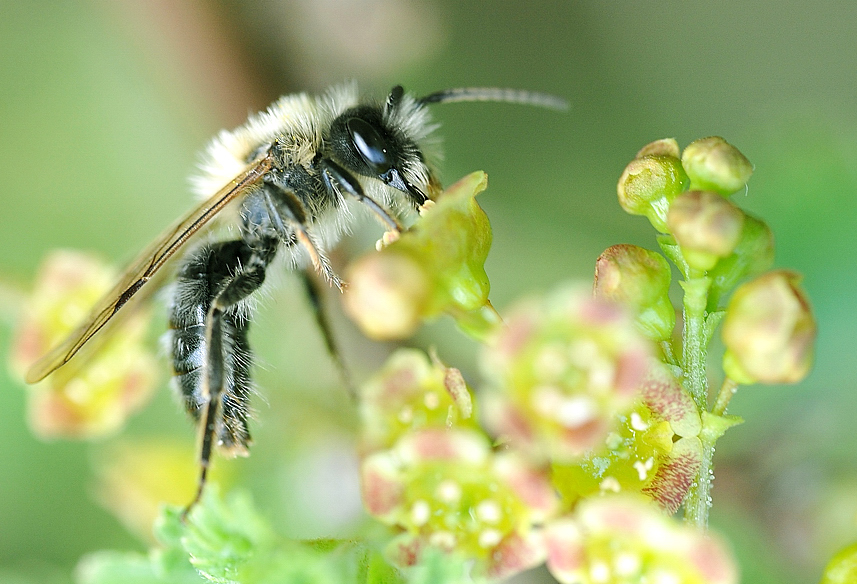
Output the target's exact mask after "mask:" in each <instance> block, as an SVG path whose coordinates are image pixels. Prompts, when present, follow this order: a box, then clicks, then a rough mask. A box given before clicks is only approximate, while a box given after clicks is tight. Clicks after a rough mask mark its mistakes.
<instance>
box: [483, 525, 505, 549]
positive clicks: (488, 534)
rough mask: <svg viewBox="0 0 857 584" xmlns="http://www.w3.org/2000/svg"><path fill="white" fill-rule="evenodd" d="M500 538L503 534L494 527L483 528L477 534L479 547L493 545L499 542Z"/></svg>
mask: <svg viewBox="0 0 857 584" xmlns="http://www.w3.org/2000/svg"><path fill="white" fill-rule="evenodd" d="M501 539H503V534H502V533H500V532H499V531H497V530H496V529H485V530H483V531H482V532H481V533H480V534H479V547H483V548H490V547H494V546H495V545H497V544H498V543H500V540H501Z"/></svg>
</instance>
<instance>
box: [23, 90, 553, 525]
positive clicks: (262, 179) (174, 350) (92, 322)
mask: <svg viewBox="0 0 857 584" xmlns="http://www.w3.org/2000/svg"><path fill="white" fill-rule="evenodd" d="M455 101H501V102H514V103H523V104H529V105H536V106H542V107H547V108H553V109H564V108H565V107H566V105H565V102H564V101H562V100H560V99H558V98H555V97H553V96H549V95H544V94H539V93H532V92H526V91H515V90H508V89H493V88H461V89H450V90H445V91H439V92H436V93H431V94H429V95H426V96H424V97H420V98H417V97H414V96H412V95H410V94H407V93H405V92H404V90H403V89H402V87H401V86H396V87H393V89H392V90H391V91H390V93H389V94H388V95H387V96H386V99H384V100H380V101H376V100H370V99H365V98H361V97H360V95H359V93H358V90H357V87H356V85H354V84H345V85H341V86H337V87H334V88H332V89H331V90H329V91H328V92H327V93H325V94H323V95H320V96H315V97H313V96H309V95H307V94H303V93H301V94H295V95H287V96H284V97H282V98H280V99H279V100H278V101H276V102H275V103H274V104H273V105H271V106H270V107H269V108H268V109H267V110H266V111H264V112H260V113H258V114H255V115H252V116H251V117H250V118H249V119H248V120H247V122H246V123H244V125H242V126H240V127H238V128H237V129H235V130H233V131H222V132H221V133H220V134H218V135H217V136H216V137H215V138H214V139H213V140H212V141H211V143H210V144H209V145H208V147H207V149H206V150H205V152H204V154H203V162H202V164H201V172H200V174H199V175H198V176H196V177H195V178H194V180H193V185H194V190H195V191H196V192H197V194H198V195H200V197H201V198H202V202H201V204H199V205H198V206H197V207H195V208H194V209H193V210H191V211H190V212H189V213H187V215H185V216H184V217H183V218H181V219H180V220H179V221H178V222H177V223H175V224H174V225H173V226H172V227H171V228H170V229H168V230H167V231H166V232H165V233H164V234H163V235H162V236H161V237H159V238H158V239H157V240H156V241H154V242H153V243H152V244H151V245H150V246H149V247H148V248H146V249H145V250H144V251H143V252H142V253H141V254H140V255H139V256H138V257H137V258H136V259H135V260H134V261H133V262H132V263H131V265H130V266H129V267H128V268H127V269H126V271H125V272H124V274H123V276H122V277H121V278H120V279H119V281H118V282H117V284H116V285H115V286H114V287H113V288H112V289H111V290H110V291H109V292H108V293H107V294H106V295H105V296H104V297H103V298H102V299H101V300H100V301H99V302H98V303H97V304H96V305H95V306H94V307H93V308H92V310H91V312H90V314H89V316H88V317H87V318H86V319H85V320H84V322H83V323H82V324H80V325H79V327H78V328H76V329H75V330H73V331H72V332H71V334H69V335H68V337H67V338H65V340H64V341H62V342H60V343H59V344H58V345H57V346H55V347H54V348H53V349H52V350H50V351H49V352H48V353H47V354H46V355H45V356H43V357H42V358H41V359H39V360H38V361H37V362H36V363H35V364H33V365H32V367H31V368H30V369H29V371H28V373H27V377H26V380H27V382H28V383H36V382H38V381H40V380H42V379H44V378H45V377H47V376H48V375H51V374H52V373H54V372H55V371H57V370H58V369H59V368H61V367H63V366H65V365H66V364H68V363H69V361H71V360H72V358H74V357H75V356H76V355H78V354H79V353H80V352H81V349H82V348H83V347H84V346H85V345H87V344H88V343H90V341H92V340H93V339H96V338H99V337H101V338H103V337H105V336H106V335H108V334H109V330H108V329H112V328H114V327H112V326H108V325H112V324H115V323H116V322H117V321H118V320H120V319H119V318H117V317H119V316H122V315H124V314H127V313H128V312H130V310H131V309H130V308H128V306H129V304H132V300H133V301H134V302H133V303H138V302H139V301H140V300H141V299H143V298H145V297H148V296H150V295H151V294H152V292H153V291H154V290H155V289H157V288H158V287H159V286H160V284H162V283H163V282H164V281H166V280H167V278H166V277H165V275H166V274H167V273H169V272H174V279H175V284H174V288H173V293H172V302H171V304H170V309H169V322H170V331H169V334H168V343H167V344H168V346H169V351H170V353H171V358H172V365H173V374H174V375H173V382H174V383H173V385H174V386H175V388H176V389H177V391H178V394H179V395H180V399H181V401H182V403H183V405H184V408H185V409H186V410H187V412H188V413H189V414H190V416H191V417H192V418H193V420H194V421H195V422H196V423H197V424H198V426H199V428H200V439H199V465H200V473H199V481H198V485H197V490H196V494H195V496H194V498H193V500H192V501H191V503H190V504H189V505H188V507H187V508H186V510H185V513H187V511H188V510H189V509H190V508H191V507H193V505H194V504H195V503H197V502H198V501H199V499H200V497H201V496H202V493H203V489H204V487H205V483H206V476H207V473H208V468H209V464H210V461H211V456H212V450H213V448H214V447H215V446H217V448H218V449H219V450H220V451H221V452H222V453H224V454H226V455H231V456H235V455H247V453H248V447H249V446H250V444H251V438H250V431H249V428H248V417H249V398H250V394H251V393H252V385H253V384H252V377H251V368H252V362H253V357H252V352H251V349H250V344H249V342H248V336H247V334H248V326H249V323H250V322H251V320H252V313H253V310H252V305H251V301H250V300H251V297H252V295H253V294H254V293H255V292H257V291H258V290H259V288H260V287H261V286H262V284H263V283H264V282H265V278H266V273H267V271H268V269H269V268H270V267H271V265H272V262H274V260H275V258H277V257H278V256H282V258H283V259H285V261H286V263H287V265H289V266H291V267H292V268H294V269H301V268H304V269H307V270H309V269H310V267H311V269H314V270H315V271H316V272H318V273H319V274H320V275H321V276H322V277H323V278H324V279H325V280H326V281H327V282H328V283H329V284H330V285H331V286H333V287H336V288H339V289H340V290H341V289H342V288H343V282H342V280H341V279H340V278H339V276H338V275H337V274H336V273H335V271H334V270H333V268H332V266H331V263H330V261H329V260H328V257H327V250H329V249H330V248H331V247H332V246H334V245H335V244H336V243H337V242H338V241H339V239H340V238H341V236H342V235H343V234H344V233H345V232H346V231H347V230H348V228H349V226H350V224H351V223H352V222H353V217H354V214H355V212H356V211H357V210H358V209H360V208H361V207H362V208H365V209H367V210H368V211H370V212H371V213H372V214H374V215H375V217H377V218H378V219H379V220H380V222H381V223H382V224H384V225H385V227H386V230H387V231H390V232H393V233H394V234H395V233H398V232H400V231H401V230H402V229H403V227H402V221H401V214H402V213H403V212H407V210H408V209H411V210H414V209H417V208H419V207H420V206H421V205H424V204H425V203H426V202H427V201H430V200H433V199H434V198H435V197H436V196H437V195H438V194H439V192H440V184H439V182H438V180H437V178H436V177H437V173H436V170H435V161H436V160H437V144H436V141H435V140H433V135H434V131H435V129H436V125H435V124H434V123H433V122H432V120H431V117H430V115H429V111H428V107H427V106H429V105H430V104H435V103H447V102H455ZM218 216H221V217H224V216H228V217H227V223H228V224H230V225H231V227H232V229H231V233H230V234H229V235H228V236H226V237H225V238H223V239H220V240H204V238H198V237H195V236H197V234H199V233H200V232H202V231H205V230H204V229H203V228H204V227H206V226H208V225H209V223H210V222H211V221H212V219H214V218H215V217H218ZM194 240H202V241H199V242H198V243H196V244H195V245H193V244H192V243H190V242H194ZM165 266H169V268H166V269H165ZM307 281H308V280H307ZM309 291H310V296H311V299H313V300H314V308H315V309H316V313H317V314H316V316H317V318H318V321H319V324H320V325H321V329H322V333H323V335H324V336H325V340H326V343H327V346H328V348H329V349H330V350H331V353H332V354H334V356H335V357H336V351H335V344H334V343H333V340H332V337H331V335H330V331H329V329H328V327H327V326H326V322H325V319H324V318H323V315H322V313H321V309H320V306H319V304H318V302H317V300H318V299H317V296H316V293H315V292H314V291H313V290H312V289H310V290H309ZM95 345H97V343H92V344H91V346H95ZM78 359H79V360H81V361H83V358H82V357H78ZM340 363H341V362H340Z"/></svg>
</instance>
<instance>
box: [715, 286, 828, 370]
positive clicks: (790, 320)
mask: <svg viewBox="0 0 857 584" xmlns="http://www.w3.org/2000/svg"><path fill="white" fill-rule="evenodd" d="M800 280H801V276H800V275H799V274H797V273H795V272H791V271H788V270H774V271H772V272H768V273H767V274H763V275H762V276H759V277H758V278H756V279H755V280H751V281H750V282H747V283H746V284H743V285H742V286H740V287H739V288H738V289H737V290H736V291H735V293H734V294H733V295H732V298H731V300H730V301H729V306H728V308H727V310H726V318H725V319H724V321H723V343H724V344H725V345H726V354H725V355H724V356H723V368H724V370H725V371H726V375H728V376H729V377H730V378H732V379H733V380H735V381H736V382H738V383H742V384H750V383H756V382H761V383H796V382H798V381H800V380H802V379H803V378H804V377H806V375H807V374H808V373H809V370H810V368H811V367H812V361H813V349H814V343H815V335H816V323H815V318H814V317H813V315H812V309H811V308H810V305H809V299H808V298H807V295H806V293H805V292H804V290H803V289H802V288H801V287H800Z"/></svg>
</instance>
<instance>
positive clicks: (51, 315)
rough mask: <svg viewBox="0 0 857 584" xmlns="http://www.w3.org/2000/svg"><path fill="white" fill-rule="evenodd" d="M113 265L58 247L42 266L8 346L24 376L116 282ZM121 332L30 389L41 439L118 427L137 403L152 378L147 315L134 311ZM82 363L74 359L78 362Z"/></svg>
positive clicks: (15, 369) (93, 434) (32, 418)
mask: <svg viewBox="0 0 857 584" xmlns="http://www.w3.org/2000/svg"><path fill="white" fill-rule="evenodd" d="M114 277H115V274H114V272H113V270H112V269H110V268H108V267H107V266H105V265H104V264H103V263H101V262H100V261H98V260H96V259H94V258H92V257H91V256H89V255H85V254H81V253H77V252H70V251H57V252H54V253H53V254H52V255H50V256H48V257H47V258H46V260H45V262H44V264H43V265H42V267H41V269H40V271H39V275H38V278H37V281H36V285H35V290H34V291H33V293H32V294H31V295H30V296H29V298H28V300H27V303H26V305H25V306H24V307H23V311H22V313H23V314H22V319H21V321H20V323H19V326H18V330H17V333H16V337H15V340H14V342H13V346H12V351H11V368H12V371H13V372H14V373H15V375H16V376H18V377H19V378H20V379H21V380H23V379H24V376H25V373H26V370H27V368H28V367H29V366H30V365H32V364H33V362H35V360H36V359H38V358H39V357H41V356H42V355H44V354H45V353H47V352H48V350H49V349H51V348H53V346H54V345H55V344H56V343H58V342H60V341H61V340H62V339H63V338H64V337H65V336H66V335H67V334H68V333H69V332H71V331H72V329H73V328H74V327H75V326H77V325H78V324H80V322H81V321H82V320H83V319H84V318H85V317H86V316H87V311H88V310H89V308H90V307H91V306H92V305H93V304H94V303H95V302H96V301H97V300H98V299H99V298H100V297H101V295H102V294H104V293H105V292H107V290H108V289H109V287H110V285H111V284H113V280H114ZM119 326H121V327H122V330H121V331H120V332H118V333H117V334H115V335H113V336H111V337H110V339H109V340H107V341H106V342H104V343H103V344H102V345H101V346H99V347H98V352H97V353H96V354H93V355H80V356H78V357H76V358H75V359H76V361H73V362H71V363H70V364H69V365H67V366H66V367H63V368H62V369H61V370H59V371H57V372H56V373H54V374H53V375H51V376H50V377H48V378H47V379H46V380H44V381H42V382H40V383H38V384H36V385H34V386H32V387H30V388H28V392H29V417H30V424H31V426H32V428H33V431H34V432H35V433H36V434H38V435H39V436H42V437H44V438H57V437H63V438H91V437H96V436H102V435H105V434H110V433H112V432H115V431H116V430H118V429H119V428H120V427H121V426H122V425H123V424H124V423H125V420H126V419H127V417H128V416H129V415H130V414H131V413H133V412H134V411H136V410H137V409H139V408H140V407H142V406H143V405H144V404H145V403H146V402H147V401H148V398H149V396H150V395H151V393H152V390H153V389H154V386H155V381H156V373H155V371H156V366H155V362H154V357H153V356H152V355H151V353H150V351H149V350H148V349H147V348H146V346H145V343H144V341H145V335H146V330H147V326H148V316H147V315H146V314H145V313H144V312H137V313H135V314H133V315H132V316H131V317H129V318H127V319H126V320H125V321H124V322H122V323H121V325H119ZM78 363H79V365H78Z"/></svg>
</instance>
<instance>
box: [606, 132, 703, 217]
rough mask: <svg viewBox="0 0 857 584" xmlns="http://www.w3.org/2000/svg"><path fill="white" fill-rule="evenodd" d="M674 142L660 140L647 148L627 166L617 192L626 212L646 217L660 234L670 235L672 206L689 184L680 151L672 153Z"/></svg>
mask: <svg viewBox="0 0 857 584" xmlns="http://www.w3.org/2000/svg"><path fill="white" fill-rule="evenodd" d="M673 143H674V141H669V140H666V141H665V140H659V141H657V142H653V143H652V144H650V145H648V146H646V147H644V148H643V149H642V150H641V151H640V154H643V155H642V156H641V155H640V154H638V157H637V158H635V159H634V160H632V161H631V162H630V164H628V166H626V167H625V171H624V172H623V173H622V176H621V177H619V184H618V185H617V189H616V190H617V194H618V195H619V204H620V205H622V208H623V209H625V211H627V212H628V213H630V214H632V215H644V216H646V217H647V218H648V219H649V221H650V222H651V223H652V226H653V227H654V228H655V229H657V230H658V231H660V232H661V233H668V227H667V211H668V210H669V207H670V204H671V203H672V201H673V199H675V198H676V197H677V196H678V194H679V193H681V192H682V191H684V190H686V189H687V187H688V185H689V184H690V180H689V179H688V177H687V174H686V173H685V171H684V168H682V165H681V161H680V160H679V159H678V155H677V152H676V153H675V154H673V151H674V149H673V147H672V146H673ZM677 148H678V147H677V146H676V147H675V150H677ZM644 153H645V154H644Z"/></svg>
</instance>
